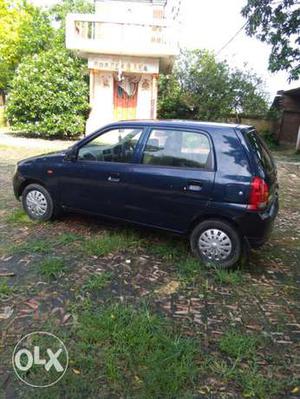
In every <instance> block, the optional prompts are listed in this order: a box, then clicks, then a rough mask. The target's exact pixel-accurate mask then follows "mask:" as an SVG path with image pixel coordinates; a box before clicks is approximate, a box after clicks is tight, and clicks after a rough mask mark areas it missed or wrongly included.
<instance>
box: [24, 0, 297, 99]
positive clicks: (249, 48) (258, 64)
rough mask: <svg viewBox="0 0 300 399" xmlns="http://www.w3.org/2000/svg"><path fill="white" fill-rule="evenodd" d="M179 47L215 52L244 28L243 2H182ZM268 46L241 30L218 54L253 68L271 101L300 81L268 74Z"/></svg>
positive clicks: (44, 1) (44, 2) (42, 2)
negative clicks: (288, 80) (260, 78)
mask: <svg viewBox="0 0 300 399" xmlns="http://www.w3.org/2000/svg"><path fill="white" fill-rule="evenodd" d="M31 1H32V2H33V3H34V4H36V5H39V6H49V5H52V4H54V3H55V2H57V0H31ZM182 3H183V5H182V10H181V20H182V22H181V28H180V45H181V47H186V48H190V49H193V48H206V49H209V50H213V51H215V53H218V52H219V50H220V49H221V48H222V47H223V46H224V44H225V43H227V41H228V40H229V39H231V38H232V37H233V36H234V35H235V33H236V32H237V31H238V30H239V29H240V28H241V27H242V26H243V25H244V23H245V19H244V18H243V17H242V16H241V14H240V11H241V9H242V8H243V6H244V5H245V3H246V0H182ZM269 53H270V47H269V46H268V45H267V44H264V43H261V42H260V41H259V40H257V39H255V38H253V37H248V36H247V35H246V34H245V32H244V31H242V32H240V33H239V34H238V35H237V37H236V38H235V39H234V40H233V41H232V42H231V43H230V44H229V45H228V46H227V47H226V48H225V49H224V50H222V51H221V52H220V53H219V54H218V59H219V60H223V59H226V60H227V62H228V63H229V65H230V66H231V67H240V68H244V64H245V63H246V64H247V68H249V69H253V71H254V72H256V73H257V74H258V75H259V76H261V77H262V78H263V80H264V81H265V88H266V91H267V92H268V93H269V94H270V99H271V100H272V99H273V97H274V96H275V94H276V92H277V91H278V90H286V89H289V88H293V87H297V86H300V81H297V82H292V83H291V84H290V85H289V84H288V82H287V77H288V75H287V73H285V72H280V73H276V74H274V73H270V72H269V71H268V57H269Z"/></svg>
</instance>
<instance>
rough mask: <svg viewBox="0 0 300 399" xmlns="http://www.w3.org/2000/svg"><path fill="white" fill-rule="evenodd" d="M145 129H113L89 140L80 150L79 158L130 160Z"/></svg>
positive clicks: (124, 161) (101, 160)
mask: <svg viewBox="0 0 300 399" xmlns="http://www.w3.org/2000/svg"><path fill="white" fill-rule="evenodd" d="M142 131H143V129H129V128H126V129H113V130H109V131H108V132H105V133H103V134H101V135H100V136H98V137H96V138H94V139H93V140H91V141H89V142H88V143H87V144H85V145H84V146H83V147H81V148H80V149H79V151H78V160H81V161H82V160H85V161H100V162H123V163H126V162H130V161H131V160H132V156H133V153H134V150H135V147H136V145H137V142H138V141H139V138H140V137H141V134H142Z"/></svg>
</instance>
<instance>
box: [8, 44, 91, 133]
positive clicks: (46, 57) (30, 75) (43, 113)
mask: <svg viewBox="0 0 300 399" xmlns="http://www.w3.org/2000/svg"><path fill="white" fill-rule="evenodd" d="M83 68H84V67H83V65H82V62H81V60H78V59H77V58H74V57H73V56H71V55H69V53H67V52H66V50H63V49H52V50H48V51H45V52H41V53H39V54H37V55H34V56H33V57H27V58H26V59H25V60H24V61H23V62H22V63H21V64H20V66H19V68H18V69H17V72H16V76H15V78H14V79H13V82H12V89H11V92H10V96H9V101H8V105H7V116H8V120H9V122H10V123H11V124H12V125H13V127H14V128H15V129H20V130H23V131H24V132H25V133H27V134H31V135H37V136H43V137H60V138H69V137H76V136H79V135H80V134H81V133H82V132H83V131H84V125H85V119H86V117H87V113H88V109H89V105H88V84H87V82H86V81H85V80H84V78H83V76H84V73H85V71H84V70H83Z"/></svg>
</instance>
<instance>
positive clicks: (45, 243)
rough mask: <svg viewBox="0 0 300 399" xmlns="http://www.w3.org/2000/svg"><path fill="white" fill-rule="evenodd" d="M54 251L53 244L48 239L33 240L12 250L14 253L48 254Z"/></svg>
mask: <svg viewBox="0 0 300 399" xmlns="http://www.w3.org/2000/svg"><path fill="white" fill-rule="evenodd" d="M52 249H53V243H52V242H51V241H49V240H48V239H42V238H38V239H33V240H29V241H26V242H24V243H22V244H19V245H15V246H13V247H12V248H11V252H13V253H48V252H50V251H51V250H52Z"/></svg>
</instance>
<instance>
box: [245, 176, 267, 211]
mask: <svg viewBox="0 0 300 399" xmlns="http://www.w3.org/2000/svg"><path fill="white" fill-rule="evenodd" d="M268 200H269V187H268V185H267V183H266V182H265V181H264V179H262V178H261V177H258V176H255V177H253V179H252V182H251V187H250V195H249V202H248V209H251V210H253V211H259V210H261V209H264V208H265V207H266V206H267V205H268Z"/></svg>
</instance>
